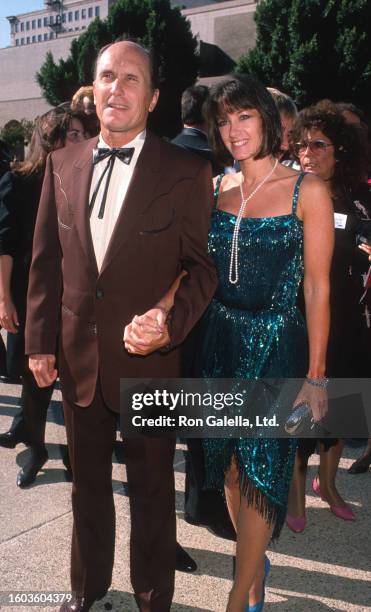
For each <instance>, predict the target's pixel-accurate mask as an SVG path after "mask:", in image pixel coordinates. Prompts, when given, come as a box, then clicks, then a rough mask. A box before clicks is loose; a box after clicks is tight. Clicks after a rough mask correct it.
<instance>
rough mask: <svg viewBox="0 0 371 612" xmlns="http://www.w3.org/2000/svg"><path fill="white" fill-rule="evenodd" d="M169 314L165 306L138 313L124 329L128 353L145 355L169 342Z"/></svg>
mask: <svg viewBox="0 0 371 612" xmlns="http://www.w3.org/2000/svg"><path fill="white" fill-rule="evenodd" d="M167 314H168V313H167V312H166V311H165V310H164V309H163V308H152V309H151V310H148V311H147V312H146V313H144V314H143V315H140V316H138V315H136V316H135V317H134V318H133V320H132V322H131V323H129V325H127V326H126V327H125V331H124V343H125V348H126V350H127V351H128V353H132V354H134V355H141V356H142V357H144V356H145V355H149V354H150V353H153V352H154V351H157V350H158V349H160V348H162V347H163V346H166V345H167V344H169V342H170V337H169V332H168V328H167V325H166V318H167Z"/></svg>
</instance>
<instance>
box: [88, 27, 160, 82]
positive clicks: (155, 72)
mask: <svg viewBox="0 0 371 612" xmlns="http://www.w3.org/2000/svg"><path fill="white" fill-rule="evenodd" d="M118 42H130V43H133V44H134V45H136V46H137V47H139V48H140V49H141V50H142V51H143V53H144V54H145V55H146V56H147V57H148V61H149V72H150V78H151V87H152V89H153V90H155V89H158V86H159V79H160V77H159V63H158V59H157V56H156V55H155V52H154V50H153V49H152V48H148V47H145V46H144V45H142V43H141V42H140V40H137V39H136V38H125V37H124V36H120V37H119V38H117V39H116V40H114V41H112V42H110V43H108V45H104V47H102V48H101V49H99V51H98V55H97V58H96V60H95V64H94V79H95V78H96V76H97V68H98V63H99V60H100V58H101V57H102V55H103V53H104V52H105V51H107V49H109V48H110V47H112V45H115V44H116V43H118Z"/></svg>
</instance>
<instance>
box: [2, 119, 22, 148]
mask: <svg viewBox="0 0 371 612" xmlns="http://www.w3.org/2000/svg"><path fill="white" fill-rule="evenodd" d="M27 123H28V122H27V121H26V119H22V121H17V120H16V119H12V120H11V121H8V123H6V124H5V125H4V127H3V128H2V130H1V131H0V138H1V139H2V140H4V141H5V142H6V144H7V145H8V146H9V147H10V148H11V149H14V148H15V147H18V146H19V145H23V143H24V141H25V140H27V135H26V132H25V127H26V124H27Z"/></svg>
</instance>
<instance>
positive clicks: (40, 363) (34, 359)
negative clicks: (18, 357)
mask: <svg viewBox="0 0 371 612" xmlns="http://www.w3.org/2000/svg"><path fill="white" fill-rule="evenodd" d="M28 365H29V368H30V370H31V372H32V374H33V375H34V377H35V380H36V382H37V384H38V386H39V387H49V386H50V385H51V384H52V383H53V382H54V381H55V380H56V378H57V376H58V371H57V370H56V369H55V355H30V357H29V360H28Z"/></svg>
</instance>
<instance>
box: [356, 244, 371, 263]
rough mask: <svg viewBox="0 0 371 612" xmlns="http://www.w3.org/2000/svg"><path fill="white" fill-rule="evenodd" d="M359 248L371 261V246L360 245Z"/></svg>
mask: <svg viewBox="0 0 371 612" xmlns="http://www.w3.org/2000/svg"><path fill="white" fill-rule="evenodd" d="M358 248H359V249H360V250H361V251H363V252H364V253H366V255H368V259H369V260H370V261H371V244H365V243H362V244H359V245H358Z"/></svg>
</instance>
